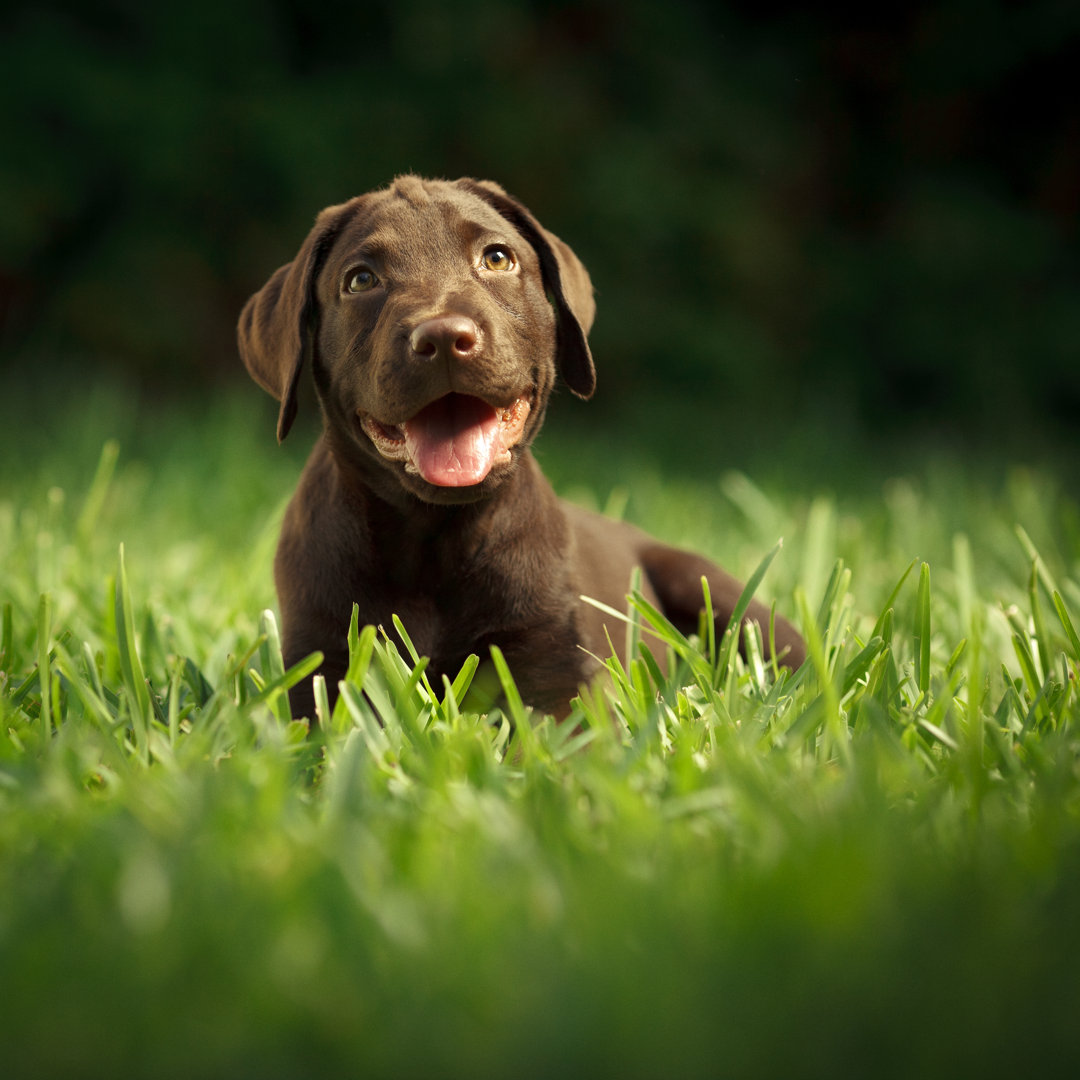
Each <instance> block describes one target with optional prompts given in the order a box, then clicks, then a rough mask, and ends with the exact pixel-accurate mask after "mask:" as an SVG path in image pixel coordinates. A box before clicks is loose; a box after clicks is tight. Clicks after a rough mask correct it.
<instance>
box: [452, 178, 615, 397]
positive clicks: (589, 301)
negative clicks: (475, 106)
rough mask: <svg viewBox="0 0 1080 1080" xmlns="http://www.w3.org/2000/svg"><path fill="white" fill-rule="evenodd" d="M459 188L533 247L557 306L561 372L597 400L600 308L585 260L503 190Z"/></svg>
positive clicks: (481, 183)
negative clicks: (595, 348) (595, 326)
mask: <svg viewBox="0 0 1080 1080" xmlns="http://www.w3.org/2000/svg"><path fill="white" fill-rule="evenodd" d="M457 185H458V187H461V188H463V189H464V190H465V191H468V192H471V193H472V194H473V195H476V196H477V197H479V198H481V199H483V200H484V202H486V203H488V204H489V205H490V206H492V207H494V208H495V209H496V210H497V211H498V212H499V213H500V214H501V215H502V216H503V217H504V218H505V219H506V220H507V221H509V222H510V224H511V225H513V226H514V228H515V229H517V230H518V232H520V233H521V234H522V236H524V237H525V239H526V240H528V242H529V243H530V244H531V245H532V247H533V250H535V252H536V254H537V255H538V256H539V258H540V270H541V273H542V274H543V276H544V286H545V287H546V288H547V290H548V292H549V293H550V295H551V298H552V300H553V301H554V303H555V313H556V316H557V323H556V326H557V334H558V344H557V347H556V358H557V361H558V365H559V371H560V373H561V374H562V377H563V379H564V380H565V382H566V385H567V386H569V387H570V389H571V390H573V392H574V393H575V394H577V396H578V397H581V398H590V397H592V394H593V391H594V390H595V389H596V368H595V367H594V366H593V359H592V353H591V352H590V351H589V342H588V340H587V338H586V334H588V332H589V328H590V327H591V326H592V322H593V317H594V316H595V315H596V302H595V301H594V300H593V287H592V281H591V280H590V279H589V273H588V271H587V270H586V269H585V267H584V266H583V265H582V263H581V260H580V259H579V258H578V257H577V256H576V255H575V254H574V253H573V251H572V250H571V249H570V246H569V245H568V244H565V243H563V241H562V240H560V239H559V238H558V237H557V236H556V235H555V234H554V233H552V232H548V230H547V229H545V228H544V227H543V226H542V225H541V224H540V223H539V222H538V221H537V220H536V218H534V217H533V216H532V214H530V213H529V211H528V210H526V209H525V207H524V206H522V204H521V203H519V202H518V201H517V200H516V199H515V198H513V197H512V196H510V195H508V194H507V193H506V192H505V191H504V190H503V189H502V188H501V187H500V186H499V185H498V184H496V183H493V182H492V181H491V180H472V179H469V178H464V179H461V180H458V181H457Z"/></svg>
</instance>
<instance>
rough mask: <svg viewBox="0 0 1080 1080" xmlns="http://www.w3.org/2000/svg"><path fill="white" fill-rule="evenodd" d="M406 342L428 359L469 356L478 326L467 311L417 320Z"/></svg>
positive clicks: (478, 336)
mask: <svg viewBox="0 0 1080 1080" xmlns="http://www.w3.org/2000/svg"><path fill="white" fill-rule="evenodd" d="M409 344H410V345H411V346H412V351H413V352H414V353H416V355H417V356H422V357H424V358H425V359H427V360H436V359H443V360H468V359H469V357H470V356H472V355H473V353H475V352H476V349H477V346H478V345H479V344H480V328H479V327H478V326H477V325H476V323H474V322H473V321H472V319H470V318H469V317H468V315H441V316H439V317H438V318H436V319H426V320H425V321H424V322H422V323H420V325H419V326H417V327H416V329H415V330H413V332H412V333H411V334H410V335H409Z"/></svg>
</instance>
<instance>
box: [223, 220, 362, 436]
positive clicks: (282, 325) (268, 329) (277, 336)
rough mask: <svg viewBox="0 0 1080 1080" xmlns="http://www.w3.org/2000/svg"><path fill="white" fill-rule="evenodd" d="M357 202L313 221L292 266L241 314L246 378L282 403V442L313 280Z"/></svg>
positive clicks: (307, 338) (292, 411)
mask: <svg viewBox="0 0 1080 1080" xmlns="http://www.w3.org/2000/svg"><path fill="white" fill-rule="evenodd" d="M358 201H359V200H357V199H353V200H351V201H349V202H347V203H342V204H341V205H340V206H330V207H327V208H326V209H325V210H323V211H322V212H321V213H320V214H319V216H318V218H316V220H315V226H314V228H312V230H311V232H310V233H308V236H307V239H306V240H305V241H304V243H303V245H302V246H301V248H300V251H299V252H298V253H297V255H296V258H295V259H293V261H292V262H290V263H286V264H285V265H284V266H282V267H281V268H280V269H278V270H277V271H275V273H274V275H273V276H272V277H271V278H270V280H269V281H268V282H267V283H266V284H265V285H264V286H263V287H262V288H261V289H260V290H259V291H258V292H257V293H255V295H254V296H252V297H251V298H250V299H249V300H248V302H247V303H246V304H245V305H244V309H243V311H241V312H240V322H239V323H238V324H237V328H236V336H237V343H238V345H239V347H240V358H241V359H242V360H243V361H244V366H245V367H246V368H247V369H248V371H249V372H250V373H251V377H252V378H253V379H254V380H255V381H256V382H257V383H258V384H259V385H260V386H261V387H262V388H263V389H264V390H266V391H268V392H269V393H271V394H273V395H274V397H275V398H276V399H277V400H278V401H280V402H281V411H280V412H279V413H278V425H277V437H278V442H281V440H282V439H284V438H285V436H286V435H288V434H289V429H290V428H291V427H292V424H293V420H295V419H296V391H297V386H298V385H299V382H300V371H301V369H302V368H303V366H304V357H305V356H306V355H307V353H308V351H309V349H310V348H311V341H312V332H313V330H314V326H315V321H316V320H315V316H316V300H315V281H316V279H317V278H318V275H319V270H320V269H321V267H322V264H323V262H324V260H325V259H326V254H327V252H328V251H329V250H330V248H331V247H332V246H333V243H334V241H335V240H336V239H337V237H338V234H339V233H340V232H341V230H342V228H343V227H344V225H345V222H346V221H347V220H348V219H349V218H350V217H351V216H352V211H353V210H354V209H355V206H356V204H357V202H358Z"/></svg>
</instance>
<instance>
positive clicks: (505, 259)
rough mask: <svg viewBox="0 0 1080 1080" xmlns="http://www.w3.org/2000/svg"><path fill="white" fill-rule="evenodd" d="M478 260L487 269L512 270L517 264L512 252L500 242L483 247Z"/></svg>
mask: <svg viewBox="0 0 1080 1080" xmlns="http://www.w3.org/2000/svg"><path fill="white" fill-rule="evenodd" d="M480 261H481V262H482V263H483V265H484V267H485V269H487V270H513V269H514V267H515V266H517V263H516V262H515V261H514V253H513V252H512V251H511V250H510V249H509V248H508V247H503V246H502V245H501V244H493V245H492V246H491V247H489V248H487V249H485V251H484V254H483V255H482V256H481V259H480Z"/></svg>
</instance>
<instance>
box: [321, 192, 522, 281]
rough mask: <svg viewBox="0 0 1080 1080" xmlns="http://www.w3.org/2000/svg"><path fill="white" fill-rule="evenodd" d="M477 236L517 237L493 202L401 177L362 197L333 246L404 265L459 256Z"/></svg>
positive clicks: (344, 252) (343, 252) (342, 252)
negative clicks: (391, 183) (492, 204)
mask: <svg viewBox="0 0 1080 1080" xmlns="http://www.w3.org/2000/svg"><path fill="white" fill-rule="evenodd" d="M481 237H499V238H503V239H505V240H512V239H520V238H519V236H518V233H517V230H516V229H514V227H513V226H512V225H511V224H510V222H508V221H507V220H506V219H505V218H504V217H503V216H502V215H501V214H500V213H499V212H498V211H497V210H496V209H495V208H494V207H493V206H491V205H489V204H488V203H487V202H485V201H484V200H483V199H481V198H479V197H478V196H476V195H474V194H473V193H472V192H469V191H466V190H464V189H463V188H460V187H458V186H457V185H455V184H453V183H449V182H447V181H438V180H420V179H418V178H416V177H406V178H402V179H399V180H398V181H396V182H395V183H394V184H393V185H391V186H390V187H389V188H385V189H383V190H381V191H377V192H373V193H371V194H370V195H367V196H364V197H363V198H362V199H361V200H360V201H359V203H358V206H357V211H356V213H355V215H354V217H353V219H352V220H351V221H350V222H349V223H348V225H347V226H346V227H345V228H344V229H343V230H342V233H341V236H340V238H339V240H338V243H337V244H336V245H335V247H336V249H337V253H338V254H339V256H341V257H346V258H347V257H348V256H349V254H350V253H363V254H367V255H369V256H371V257H378V258H379V259H380V260H382V261H384V262H388V263H392V264H395V265H398V266H400V267H401V268H402V269H408V268H409V267H413V266H417V265H419V264H430V263H431V262H432V260H438V259H440V258H451V259H452V258H455V257H460V253H461V251H462V248H463V247H468V246H471V245H472V244H473V243H474V242H476V240H477V239H478V238H481Z"/></svg>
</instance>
